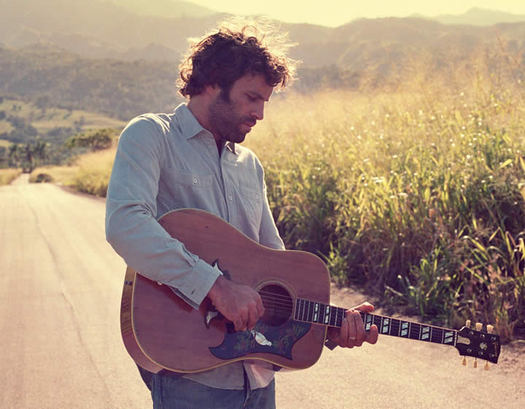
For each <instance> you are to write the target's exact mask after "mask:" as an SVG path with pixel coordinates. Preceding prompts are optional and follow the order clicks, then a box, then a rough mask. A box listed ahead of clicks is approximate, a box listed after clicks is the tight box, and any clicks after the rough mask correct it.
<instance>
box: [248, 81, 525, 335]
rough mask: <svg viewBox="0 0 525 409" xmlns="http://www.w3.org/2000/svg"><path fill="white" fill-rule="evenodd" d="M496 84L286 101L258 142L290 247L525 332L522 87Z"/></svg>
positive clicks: (353, 276)
mask: <svg viewBox="0 0 525 409" xmlns="http://www.w3.org/2000/svg"><path fill="white" fill-rule="evenodd" d="M492 85H493V84H492V83H491V82H490V81H486V82H477V83H476V84H474V86H473V87H465V88H463V91H462V90H461V89H460V90H457V91H450V88H445V87H435V88H432V87H431V86H428V85H426V84H425V85H422V86H418V87H417V91H416V90H413V91H406V90H405V91H404V90H402V91H399V92H395V93H389V94H379V93H376V94H374V95H368V96H363V95H359V94H352V93H348V92H344V91H342V92H337V91H333V92H325V93H318V94H316V95H312V96H308V97H305V96H302V97H299V96H294V97H290V98H287V99H283V100H282V101H278V102H277V103H276V104H275V105H274V106H272V107H271V111H270V112H269V113H268V114H267V120H266V121H263V122H262V123H261V124H260V126H259V127H258V128H256V130H254V134H253V135H250V137H249V144H250V146H251V147H253V149H254V150H255V151H256V152H258V153H259V156H260V158H261V160H262V162H263V163H264V165H265V168H266V181H267V185H268V194H269V200H270V202H271V206H272V208H273V209H274V216H275V219H276V220H277V223H278V226H279V230H280V232H281V234H282V236H283V238H284V240H285V242H286V244H287V246H288V248H296V249H304V250H308V251H312V252H314V253H317V254H319V255H320V256H321V257H322V258H323V259H325V261H326V262H327V263H328V266H329V269H330V271H331V274H332V277H333V278H334V280H335V281H336V282H337V283H339V284H340V285H347V284H354V285H359V286H362V287H363V288H364V289H365V290H367V291H368V292H369V293H372V294H376V295H377V296H378V298H379V299H380V300H381V301H380V302H381V303H382V304H383V306H388V305H396V306H400V305H402V306H404V307H405V308H406V312H408V313H414V314H417V315H419V316H421V317H422V318H423V319H425V320H427V321H434V322H436V323H440V324H447V325H452V326H454V327H460V326H461V325H463V324H464V322H465V320H466V319H471V320H473V321H474V322H475V321H479V322H484V323H493V324H495V326H496V327H497V330H498V333H499V334H500V335H501V336H502V338H503V339H504V340H509V339H512V337H513V336H514V335H516V334H519V333H521V334H522V335H524V329H525V242H524V240H525V156H524V154H525V100H524V96H525V92H524V91H525V88H524V86H523V84H522V83H521V82H517V83H516V84H515V85H516V87H515V88H513V89H512V92H510V91H504V90H501V89H500V88H494V87H493V86H492Z"/></svg>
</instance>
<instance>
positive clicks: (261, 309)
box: [257, 296, 264, 319]
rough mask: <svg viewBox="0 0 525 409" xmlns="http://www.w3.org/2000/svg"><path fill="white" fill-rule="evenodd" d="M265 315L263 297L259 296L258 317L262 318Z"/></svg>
mask: <svg viewBox="0 0 525 409" xmlns="http://www.w3.org/2000/svg"><path fill="white" fill-rule="evenodd" d="M263 315H264V304H263V302H262V299H261V297H260V296H259V300H258V302H257V319H259V318H261V317H262V316H263Z"/></svg>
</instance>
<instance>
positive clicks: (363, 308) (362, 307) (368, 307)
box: [352, 302, 374, 312]
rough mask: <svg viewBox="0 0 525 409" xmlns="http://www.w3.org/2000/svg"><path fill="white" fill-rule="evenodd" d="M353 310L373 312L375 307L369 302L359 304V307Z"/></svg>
mask: <svg viewBox="0 0 525 409" xmlns="http://www.w3.org/2000/svg"><path fill="white" fill-rule="evenodd" d="M352 309H353V310H358V311H362V312H372V311H374V306H373V305H372V304H370V303H369V302H364V303H362V304H359V305H358V306H356V307H354V308H352Z"/></svg>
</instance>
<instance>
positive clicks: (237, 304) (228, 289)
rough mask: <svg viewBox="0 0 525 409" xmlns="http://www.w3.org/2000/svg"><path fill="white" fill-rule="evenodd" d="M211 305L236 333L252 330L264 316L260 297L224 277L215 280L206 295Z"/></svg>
mask: <svg viewBox="0 0 525 409" xmlns="http://www.w3.org/2000/svg"><path fill="white" fill-rule="evenodd" d="M208 297H209V298H210V300H211V302H212V304H213V305H214V306H215V308H216V309H217V311H219V312H220V313H221V314H222V315H223V316H224V317H225V318H226V319H228V320H229V321H231V322H233V324H234V326H235V330H236V331H245V330H247V329H252V328H253V327H254V326H255V324H256V322H257V321H258V320H259V318H261V317H262V315H263V314H264V306H263V303H262V300H261V296H260V295H259V293H257V291H255V290H254V289H252V288H251V287H249V286H247V285H243V284H236V283H234V282H232V281H230V280H228V279H226V278H225V277H224V276H220V277H219V278H217V280H216V281H215V283H214V284H213V286H212V287H211V289H210V292H209V293H208Z"/></svg>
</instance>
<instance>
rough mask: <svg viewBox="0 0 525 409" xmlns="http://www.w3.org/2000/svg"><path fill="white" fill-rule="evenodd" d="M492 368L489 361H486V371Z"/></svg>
mask: <svg viewBox="0 0 525 409" xmlns="http://www.w3.org/2000/svg"><path fill="white" fill-rule="evenodd" d="M489 368H490V366H489V362H488V361H485V371H488V370H489Z"/></svg>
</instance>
